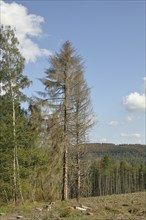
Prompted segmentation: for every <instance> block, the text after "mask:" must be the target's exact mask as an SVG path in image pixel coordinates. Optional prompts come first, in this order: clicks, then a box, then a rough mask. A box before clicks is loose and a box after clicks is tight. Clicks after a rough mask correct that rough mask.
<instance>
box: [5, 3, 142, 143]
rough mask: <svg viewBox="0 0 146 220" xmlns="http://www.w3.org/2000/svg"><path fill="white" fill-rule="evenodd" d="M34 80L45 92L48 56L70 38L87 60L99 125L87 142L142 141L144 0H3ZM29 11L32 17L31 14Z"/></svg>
mask: <svg viewBox="0 0 146 220" xmlns="http://www.w3.org/2000/svg"><path fill="white" fill-rule="evenodd" d="M1 12H2V13H1V14H2V15H1V22H2V24H10V25H12V26H15V28H16V32H17V36H18V39H19V41H20V47H21V48H20V50H21V51H22V54H23V55H24V56H25V58H26V60H27V63H26V67H25V70H24V73H25V74H27V75H28V77H29V78H30V79H31V80H32V81H33V84H32V86H31V87H30V88H29V90H26V91H25V92H26V93H27V94H28V95H29V96H30V95H34V94H35V91H38V90H43V87H42V85H41V84H40V82H39V81H38V80H37V78H42V77H44V76H45V75H44V70H45V68H47V67H48V65H49V64H48V62H47V57H48V56H49V54H51V53H54V52H55V51H59V49H60V47H61V45H62V44H63V43H64V41H66V40H69V41H71V42H72V44H73V46H74V47H75V48H76V49H77V50H78V53H79V54H80V55H81V56H82V58H83V59H84V60H85V78H86V81H87V83H88V85H89V87H90V88H91V101H92V105H93V110H94V112H95V114H96V117H97V120H98V123H97V125H96V126H95V128H94V129H93V130H92V132H91V134H90V139H91V142H110V143H116V144H119V143H129V144H130V143H145V125H144V121H145V91H144V90H145V89H144V83H145V82H146V78H145V1H140V0H138V1H124V0H123V1H118V0H117V1H110V0H109V1H61V0H60V1H49V0H48V1H47V0H46V1H37V0H36V1H34V0H33V1H21V0H19V1H2V0H1ZM32 14H33V15H32Z"/></svg>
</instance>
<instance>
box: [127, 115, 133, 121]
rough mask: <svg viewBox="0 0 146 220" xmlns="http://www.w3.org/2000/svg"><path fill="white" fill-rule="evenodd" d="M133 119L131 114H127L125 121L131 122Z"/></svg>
mask: <svg viewBox="0 0 146 220" xmlns="http://www.w3.org/2000/svg"><path fill="white" fill-rule="evenodd" d="M134 120H135V117H134V116H133V115H128V116H127V122H133V121H134Z"/></svg>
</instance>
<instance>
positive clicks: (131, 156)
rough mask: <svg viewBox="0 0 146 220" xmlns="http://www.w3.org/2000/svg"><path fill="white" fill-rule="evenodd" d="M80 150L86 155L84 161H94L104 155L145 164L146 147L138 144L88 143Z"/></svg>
mask: <svg viewBox="0 0 146 220" xmlns="http://www.w3.org/2000/svg"><path fill="white" fill-rule="evenodd" d="M82 150H83V151H84V152H85V154H86V156H85V157H86V159H92V160H93V159H96V158H97V157H104V156H105V155H107V156H109V157H111V158H113V159H117V160H127V161H128V162H132V163H144V164H146V145H140V144H120V145H115V144H111V143H102V144H100V143H89V144H85V145H84V146H83V148H82Z"/></svg>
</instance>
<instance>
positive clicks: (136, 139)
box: [120, 133, 145, 144]
mask: <svg viewBox="0 0 146 220" xmlns="http://www.w3.org/2000/svg"><path fill="white" fill-rule="evenodd" d="M120 136H121V138H123V139H125V140H126V142H129V143H138V144H145V136H144V135H143V134H140V133H131V134H128V133H121V134H120Z"/></svg>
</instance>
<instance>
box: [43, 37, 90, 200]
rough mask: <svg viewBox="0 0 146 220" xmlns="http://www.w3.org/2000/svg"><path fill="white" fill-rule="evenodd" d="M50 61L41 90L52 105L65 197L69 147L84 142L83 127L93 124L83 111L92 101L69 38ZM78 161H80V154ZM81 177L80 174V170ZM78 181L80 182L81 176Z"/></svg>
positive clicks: (63, 195)
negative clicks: (42, 89) (85, 122)
mask: <svg viewBox="0 0 146 220" xmlns="http://www.w3.org/2000/svg"><path fill="white" fill-rule="evenodd" d="M49 64H50V67H49V69H47V70H46V77H45V78H44V79H41V81H42V83H43V84H44V86H45V92H41V93H39V94H40V95H42V96H43V98H42V103H43V104H44V105H45V103H46V105H47V106H49V108H50V112H51V114H50V115H52V116H49V118H51V117H52V122H53V123H52V122H51V128H50V130H51V131H50V134H54V135H51V136H52V137H53V141H52V143H54V142H55V143H56V145H58V146H59V147H60V149H61V153H62V193H61V195H62V196H61V197H62V200H66V199H68V172H69V171H68V169H69V167H68V150H69V148H71V147H72V145H73V144H74V143H76V144H75V145H76V146H78V145H79V144H80V143H81V142H82V143H83V141H81V140H82V139H83V136H84V137H85V133H86V132H84V131H87V127H90V126H89V124H88V126H86V128H85V127H84V128H83V125H85V124H83V122H82V121H83V120H85V121H90V119H89V118H90V117H89V115H85V114H84V112H83V110H85V109H86V107H87V106H86V105H88V104H89V103H88V100H89V96H88V95H89V93H88V92H89V90H88V88H87V86H86V83H85V81H84V77H83V67H82V61H81V59H80V57H79V56H78V54H77V52H76V50H74V48H73V47H72V45H71V43H70V42H69V41H66V42H65V43H64V44H63V46H62V48H61V50H60V53H56V54H55V55H53V56H51V57H50V59H49ZM82 89H84V91H82ZM85 90H86V91H85ZM82 95H84V98H83V99H86V101H87V102H86V104H85V101H81V99H80V98H79V97H77V96H82ZM78 100H79V101H78ZM78 105H79V108H78ZM79 112H80V113H79ZM81 114H83V117H85V116H86V118H87V120H86V119H85V118H83V117H82V119H81ZM86 114H87V111H86ZM79 115H80V117H79ZM53 116H54V117H53ZM48 122H49V120H48ZM74 122H75V124H74ZM78 126H79V127H80V129H79V128H78ZM56 129H57V130H56ZM76 130H78V131H76ZM81 130H82V131H81ZM56 131H57V132H56ZM79 135H80V137H79ZM54 139H55V140H54ZM77 163H79V157H78V162H77ZM78 177H80V174H79V170H78ZM78 182H80V180H79V181H78ZM78 185H79V183H78ZM78 191H79V190H78ZM78 194H79V193H78Z"/></svg>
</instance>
